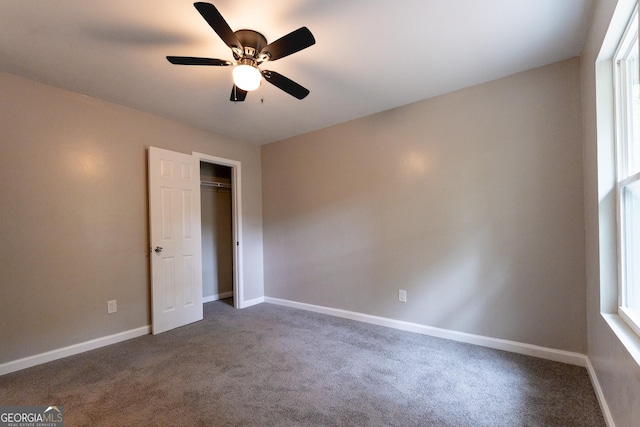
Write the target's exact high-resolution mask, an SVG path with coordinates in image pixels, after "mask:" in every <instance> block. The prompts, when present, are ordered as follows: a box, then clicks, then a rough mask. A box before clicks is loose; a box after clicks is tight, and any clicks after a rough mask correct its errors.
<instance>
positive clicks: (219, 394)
mask: <svg viewBox="0 0 640 427" xmlns="http://www.w3.org/2000/svg"><path fill="white" fill-rule="evenodd" d="M0 405H60V406H64V413H65V426H66V427H72V426H313V425H317V426H403V427H404V426H456V427H464V426H474V427H477V426H491V427H496V426H509V427H512V426H563V427H565V426H580V427H588V426H604V425H605V424H604V420H603V417H602V413H601V412H600V409H599V407H598V403H597V400H596V396H595V394H594V392H593V389H592V386H591V383H590V381H589V377H588V375H587V372H586V370H585V369H584V368H580V367H576V366H571V365H566V364H562V363H557V362H550V361H546V360H542V359H536V358H532V357H527V356H522V355H518V354H512V353H507V352H502V351H498V350H492V349H487V348H483V347H477V346H472V345H468V344H462V343H458V342H453V341H448V340H443V339H438V338H432V337H428V336H424V335H419V334H414V333H410V332H403V331H398V330H395V329H389V328H385V327H380V326H375V325H370V324H365V323H359V322H355V321H351V320H346V319H341V318H335V317H331V316H325V315H322V314H317V313H311V312H306V311H301V310H296V309H291V308H285V307H280V306H275V305H270V304H260V305H257V306H254V307H250V308H246V309H243V310H235V309H234V308H233V307H231V306H230V305H229V304H228V303H226V302H222V301H217V302H214V303H208V304H206V305H205V320H203V321H202V322H198V323H195V324H192V325H189V326H185V327H182V328H179V329H176V330H173V331H169V332H166V333H164V334H161V335H158V336H151V335H148V336H144V337H140V338H136V339H133V340H129V341H126V342H123V343H119V344H115V345H112V346H109V347H105V348H101V349H98V350H94V351H91V352H87V353H83V354H80V355H76V356H72V357H69V358H66V359H62V360H58V361H54V362H51V363H47V364H45V365H40V366H36V367H33V368H30V369H26V370H23V371H20V372H15V373H12V374H8V375H5V376H2V377H0Z"/></svg>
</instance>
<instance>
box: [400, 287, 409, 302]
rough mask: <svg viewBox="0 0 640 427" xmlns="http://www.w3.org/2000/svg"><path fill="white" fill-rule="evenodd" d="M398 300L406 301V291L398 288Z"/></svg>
mask: <svg viewBox="0 0 640 427" xmlns="http://www.w3.org/2000/svg"><path fill="white" fill-rule="evenodd" d="M398 301H400V302H407V291H404V290H402V289H400V290H399V291H398Z"/></svg>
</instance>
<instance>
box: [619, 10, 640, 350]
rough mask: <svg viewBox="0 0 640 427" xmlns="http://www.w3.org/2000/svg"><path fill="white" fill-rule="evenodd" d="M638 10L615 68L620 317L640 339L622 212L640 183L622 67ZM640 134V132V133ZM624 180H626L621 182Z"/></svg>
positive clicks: (634, 35) (635, 31)
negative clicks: (629, 298)
mask: <svg viewBox="0 0 640 427" xmlns="http://www.w3.org/2000/svg"><path fill="white" fill-rule="evenodd" d="M637 23H638V6H637V4H636V6H635V7H634V9H633V13H632V14H631V16H630V18H629V22H628V23H627V26H626V28H625V30H624V33H623V35H622V37H621V39H620V42H619V46H618V48H617V49H616V51H615V53H614V56H613V59H614V60H613V66H614V74H613V75H614V93H615V99H616V101H615V113H614V120H615V124H616V125H615V139H616V143H615V151H616V154H615V156H616V194H615V196H616V233H617V239H616V240H617V254H616V258H617V268H618V310H617V311H618V315H619V316H620V318H621V319H622V320H623V321H624V322H625V323H626V324H627V326H628V327H629V328H630V329H631V330H632V331H633V332H634V333H635V334H636V335H637V336H638V337H640V319H638V317H637V315H636V314H634V313H632V312H631V311H630V310H628V309H626V308H625V301H624V295H625V292H624V283H625V280H626V277H625V276H626V268H625V265H624V257H623V253H624V248H625V235H624V233H623V229H624V228H623V221H624V212H623V210H622V201H621V194H622V192H623V190H624V188H625V187H626V186H628V185H629V184H631V183H633V182H636V181H638V180H640V173H636V174H634V175H632V176H627V175H628V174H629V171H628V162H626V161H623V160H625V159H626V154H627V153H628V152H629V149H628V147H627V144H628V142H629V140H630V138H629V135H630V134H631V132H632V131H631V126H632V123H629V121H628V120H626V118H627V117H629V111H630V109H631V108H632V107H631V105H630V103H629V98H628V97H627V96H621V95H620V93H621V91H622V90H623V88H622V86H623V85H624V84H625V83H626V82H627V81H628V80H627V76H626V73H627V69H626V67H622V66H621V60H622V58H626V57H627V56H628V55H629V54H630V53H631V49H633V48H635V43H636V41H637V40H638V25H637ZM620 117H625V120H624V121H623V120H621V119H620ZM639 131H640V130H639ZM621 176H624V177H625V178H624V179H622V180H621V179H620V177H621Z"/></svg>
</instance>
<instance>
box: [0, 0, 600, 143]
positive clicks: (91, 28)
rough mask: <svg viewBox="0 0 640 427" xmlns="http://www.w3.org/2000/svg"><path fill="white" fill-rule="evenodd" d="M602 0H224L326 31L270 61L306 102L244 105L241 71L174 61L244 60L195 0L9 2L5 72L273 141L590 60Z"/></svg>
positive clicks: (238, 18) (252, 22) (238, 23)
mask: <svg viewBox="0 0 640 427" xmlns="http://www.w3.org/2000/svg"><path fill="white" fill-rule="evenodd" d="M593 2H594V0H341V1H338V0H333V1H329V0H325V1H320V0H278V1H269V2H267V1H264V0H213V1H212V3H213V4H214V5H215V6H216V7H217V8H218V10H219V11H220V13H221V14H222V16H224V18H225V20H226V21H227V23H228V24H229V26H230V27H231V28H232V29H233V30H239V29H243V28H248V29H252V30H255V31H259V32H261V33H262V34H264V35H265V37H266V38H267V41H269V42H271V41H274V40H275V39H277V38H280V37H281V36H283V35H285V34H287V33H289V32H291V31H293V30H295V29H297V28H299V27H302V26H307V27H308V28H309V29H310V30H311V32H312V33H313V35H314V36H315V38H316V44H315V45H314V46H311V47H310V48H308V49H306V50H303V51H301V52H298V53H296V54H293V55H291V56H288V57H286V58H283V59H280V60H278V61H274V62H271V63H266V64H264V65H263V66H262V69H269V70H273V71H277V72H278V73H281V74H283V75H285V76H287V77H289V78H291V79H292V80H295V81H296V82H298V83H300V84H301V85H303V86H305V87H306V88H307V89H309V90H310V91H311V94H310V95H309V96H308V97H307V98H305V99H303V100H298V99H295V98H293V97H291V96H289V95H288V94H286V93H284V92H282V91H280V90H279V89H277V88H276V87H275V86H272V85H271V84H269V83H266V82H263V85H262V87H261V89H259V90H258V91H257V92H251V93H249V94H248V96H247V100H246V101H245V102H243V103H232V102H230V101H229V95H230V92H231V86H232V80H231V68H230V67H198V66H178V65H172V64H170V63H169V62H168V61H167V60H166V59H165V56H166V55H177V56H203V57H209V58H221V59H232V55H231V51H230V49H229V48H228V47H227V46H226V45H225V44H224V42H222V40H220V38H219V37H218V36H217V34H216V33H215V32H214V31H213V30H212V29H211V27H209V26H208V24H207V23H206V22H205V21H204V19H203V18H202V17H201V16H200V14H199V13H198V11H197V10H196V9H195V8H194V7H193V1H190V0H189V1H188V0H100V1H98V0H90V1H87V0H55V1H35V0H31V1H25V0H2V1H0V71H4V72H8V73H11V74H15V75H18V76H23V77H26V78H29V79H33V80H37V81H40V82H43V83H47V84H50V85H53V86H58V87H61V88H64V89H68V90H71V91H74V92H79V93H82V94H85V95H89V96H92V97H96V98H100V99H103V100H106V101H110V102H114V103H117V104H121V105H125V106H129V107H133V108H136V109H139V110H143V111H147V112H150V113H154V114H157V115H160V116H165V117H169V118H173V119H176V120H179V121H181V122H184V123H187V124H189V125H192V126H196V127H199V128H203V129H209V130H212V131H214V132H218V133H221V134H224V135H228V136H231V137H235V138H238V139H240V140H244V141H248V142H251V143H254V144H264V143H267V142H272V141H277V140H280V139H284V138H287V137H291V136H295V135H299V134H302V133H306V132H309V131H312V130H316V129H320V128H323V127H327V126H330V125H333V124H337V123H341V122H344V121H348V120H352V119H355V118H358V117H362V116H366V115H369V114H373V113H376V112H380V111H384V110H388V109H390V108H394V107H398V106H401V105H405V104H409V103H411V102H415V101H418V100H421V99H426V98H429V97H432V96H436V95H440V94H443V93H447V92H451V91H453V90H457V89H461V88H463V87H468V86H472V85H475V84H479V83H483V82H486V81H490V80H494V79H496V78H500V77H503V76H506V75H509V74H513V73H517V72H520V71H524V70H527V69H530V68H535V67H539V66H542V65H546V64H550V63H553V62H557V61H560V60H563V59H566V58H570V57H573V56H577V55H579V54H580V51H581V49H582V45H583V43H584V39H585V37H586V33H587V30H588V24H589V20H590V17H591V10H592V6H593ZM261 99H263V100H264V101H263V102H261Z"/></svg>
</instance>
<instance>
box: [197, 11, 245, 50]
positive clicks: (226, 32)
mask: <svg viewBox="0 0 640 427" xmlns="http://www.w3.org/2000/svg"><path fill="white" fill-rule="evenodd" d="M193 5H194V6H195V8H196V9H198V12H200V15H202V17H203V18H204V19H205V21H207V23H208V24H209V25H210V26H211V28H213V31H215V32H216V34H218V36H220V38H221V39H222V41H223V42H225V43H226V44H227V46H229V47H230V48H231V49H234V48H235V49H240V51H242V50H243V49H242V44H240V42H239V41H238V38H237V37H236V34H235V33H234V32H233V30H232V29H231V27H229V24H227V21H225V20H224V18H223V17H222V15H221V14H220V12H218V9H216V7H215V6H214V5H212V4H211V3H203V2H198V3H194V4H193Z"/></svg>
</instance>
